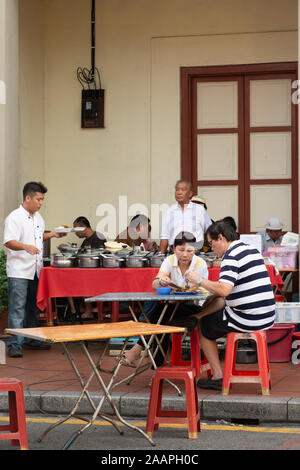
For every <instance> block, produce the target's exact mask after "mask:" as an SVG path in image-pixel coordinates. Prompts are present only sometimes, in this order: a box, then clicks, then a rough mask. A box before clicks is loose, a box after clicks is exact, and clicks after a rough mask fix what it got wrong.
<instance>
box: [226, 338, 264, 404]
mask: <svg viewBox="0 0 300 470" xmlns="http://www.w3.org/2000/svg"><path fill="white" fill-rule="evenodd" d="M239 339H252V340H254V341H255V342H256V347H257V357H258V370H237V369H236V367H235V366H236V351H237V341H238V340H239ZM240 382H243V383H245V382H258V383H260V385H261V388H262V394H263V395H270V388H271V378H270V365H269V353H268V346H267V340H266V333H265V331H253V332H251V333H228V334H227V344H226V353H225V364H224V373H223V385H222V393H223V395H228V393H229V388H230V386H231V384H232V383H240Z"/></svg>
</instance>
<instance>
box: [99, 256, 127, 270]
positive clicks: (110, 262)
mask: <svg viewBox="0 0 300 470" xmlns="http://www.w3.org/2000/svg"><path fill="white" fill-rule="evenodd" d="M100 256H101V257H102V266H103V268H121V267H122V263H123V261H124V260H123V258H118V257H117V256H114V255H108V254H106V255H104V254H102V253H101V254H100Z"/></svg>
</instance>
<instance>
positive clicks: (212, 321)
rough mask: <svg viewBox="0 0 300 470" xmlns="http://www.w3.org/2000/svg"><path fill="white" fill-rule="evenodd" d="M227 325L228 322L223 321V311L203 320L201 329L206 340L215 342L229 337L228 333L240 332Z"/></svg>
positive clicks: (207, 316)
mask: <svg viewBox="0 0 300 470" xmlns="http://www.w3.org/2000/svg"><path fill="white" fill-rule="evenodd" d="M227 324H228V321H227V320H223V309H222V310H218V311H217V312H214V313H211V314H210V315H206V316H205V317H203V318H201V320H200V329H201V332H202V335H203V336H204V338H207V339H211V340H214V339H218V338H221V337H222V336H225V335H227V333H232V332H236V331H238V330H236V329H235V328H231V327H229V326H228V325H227Z"/></svg>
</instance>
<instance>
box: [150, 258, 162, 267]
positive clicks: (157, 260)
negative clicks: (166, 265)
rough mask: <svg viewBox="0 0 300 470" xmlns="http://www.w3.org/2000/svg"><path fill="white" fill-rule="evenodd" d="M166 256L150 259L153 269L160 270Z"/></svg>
mask: <svg viewBox="0 0 300 470" xmlns="http://www.w3.org/2000/svg"><path fill="white" fill-rule="evenodd" d="M164 259H165V255H153V256H151V257H150V258H149V261H150V266H151V268H160V267H161V265H162V262H163V260H164Z"/></svg>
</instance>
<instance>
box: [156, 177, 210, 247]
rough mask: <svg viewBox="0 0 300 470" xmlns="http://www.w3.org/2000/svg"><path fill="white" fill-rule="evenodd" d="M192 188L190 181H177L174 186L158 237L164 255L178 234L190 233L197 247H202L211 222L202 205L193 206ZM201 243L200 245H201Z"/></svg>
mask: <svg viewBox="0 0 300 470" xmlns="http://www.w3.org/2000/svg"><path fill="white" fill-rule="evenodd" d="M192 196H193V187H192V183H191V182H190V181H186V180H179V181H177V183H176V185H175V199H176V203H175V204H173V205H172V206H171V207H170V208H169V209H168V210H167V212H166V213H165V215H164V218H163V221H162V230H161V235H160V250H161V252H162V253H165V252H166V251H167V249H168V246H172V245H173V243H174V240H175V238H176V236H177V235H178V234H179V233H180V232H190V233H192V234H193V235H194V237H195V238H196V242H197V243H198V244H199V247H200V248H201V246H202V245H203V241H204V233H205V232H206V230H207V229H208V227H209V226H210V225H211V223H212V222H211V220H210V218H209V216H208V214H207V212H206V210H205V208H204V207H203V205H202V204H193V203H192V202H191V198H192ZM201 243H202V245H201Z"/></svg>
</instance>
